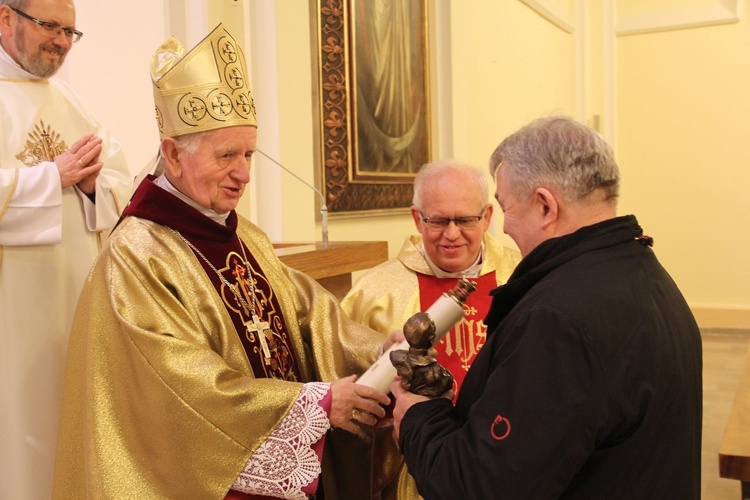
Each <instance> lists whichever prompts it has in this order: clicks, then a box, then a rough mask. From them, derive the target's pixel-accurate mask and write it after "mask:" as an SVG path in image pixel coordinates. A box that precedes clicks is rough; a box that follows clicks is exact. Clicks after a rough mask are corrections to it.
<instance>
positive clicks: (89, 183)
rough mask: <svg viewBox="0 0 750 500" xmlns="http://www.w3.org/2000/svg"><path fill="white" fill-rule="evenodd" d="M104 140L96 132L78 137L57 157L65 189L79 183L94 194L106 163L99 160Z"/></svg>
mask: <svg viewBox="0 0 750 500" xmlns="http://www.w3.org/2000/svg"><path fill="white" fill-rule="evenodd" d="M101 152H102V140H101V138H99V137H95V136H94V134H86V135H84V136H83V137H81V138H80V139H78V140H77V141H76V142H75V143H74V144H73V145H72V146H71V147H70V148H69V149H68V150H67V151H66V152H64V153H63V154H61V155H59V156H57V157H55V164H56V165H57V170H58V171H59V172H60V183H61V184H62V187H63V189H65V188H66V187H69V186H73V185H76V184H77V185H78V188H79V189H80V190H81V191H83V192H84V193H85V194H92V193H93V192H94V186H95V184H96V178H97V177H99V172H101V170H102V167H103V166H104V164H103V163H102V162H100V161H99V155H100V154H101Z"/></svg>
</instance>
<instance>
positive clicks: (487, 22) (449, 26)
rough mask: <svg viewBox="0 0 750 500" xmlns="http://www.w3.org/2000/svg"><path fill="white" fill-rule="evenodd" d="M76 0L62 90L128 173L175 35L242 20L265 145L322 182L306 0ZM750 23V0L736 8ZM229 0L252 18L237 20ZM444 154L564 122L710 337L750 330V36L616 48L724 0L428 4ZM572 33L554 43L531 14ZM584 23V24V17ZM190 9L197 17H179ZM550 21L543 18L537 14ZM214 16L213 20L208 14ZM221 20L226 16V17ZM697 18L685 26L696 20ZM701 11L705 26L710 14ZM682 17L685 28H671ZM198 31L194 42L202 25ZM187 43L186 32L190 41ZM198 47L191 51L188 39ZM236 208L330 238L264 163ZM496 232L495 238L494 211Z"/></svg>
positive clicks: (356, 231)
mask: <svg viewBox="0 0 750 500" xmlns="http://www.w3.org/2000/svg"><path fill="white" fill-rule="evenodd" d="M204 1H205V0H184V1H177V0H165V1H162V2H153V1H147V0H134V1H131V2H97V1H95V0H77V2H76V5H77V8H78V12H79V23H78V25H79V27H80V28H81V30H82V31H84V32H85V34H86V35H85V37H84V39H83V40H82V41H81V42H80V43H79V45H78V46H76V48H75V50H74V51H73V53H72V54H71V57H70V63H69V64H68V68H67V73H66V74H67V78H68V79H69V80H70V82H71V83H72V84H73V86H74V87H75V88H76V89H77V90H79V92H80V93H81V94H82V95H84V97H85V98H86V99H87V100H88V101H89V102H90V103H91V104H92V106H93V107H94V108H95V109H96V110H97V113H98V114H99V116H100V117H101V118H102V121H104V122H105V123H107V124H108V125H109V126H110V127H111V128H112V130H113V131H114V132H115V134H116V135H117V136H118V138H120V140H121V142H122V143H123V145H124V147H125V148H126V155H127V157H128V160H129V161H130V162H131V170H133V171H136V170H138V169H139V168H140V166H141V165H142V164H143V163H144V162H145V161H146V160H147V159H148V158H150V157H151V156H152V155H153V152H154V150H155V145H156V141H157V137H156V132H155V130H154V126H153V105H152V102H151V96H150V93H151V87H150V81H149V78H148V61H149V59H150V56H151V53H152V52H153V50H154V48H155V47H156V46H158V45H159V44H160V43H161V41H162V40H163V39H164V38H165V36H166V35H167V34H168V32H169V33H172V32H180V33H185V32H186V31H185V27H184V26H182V27H179V26H176V25H177V24H179V23H184V24H189V25H190V26H189V27H188V28H189V29H188V30H187V31H188V32H191V30H192V32H193V33H195V31H196V30H197V31H198V32H200V31H201V28H202V27H203V26H205V28H204V29H205V31H206V32H207V31H208V29H209V28H210V27H213V24H214V23H215V21H216V20H217V19H218V18H221V17H222V14H221V10H222V9H221V8H218V7H217V6H216V5H217V3H219V4H223V5H224V6H225V7H224V8H225V9H226V10H225V11H226V12H227V14H226V15H227V16H229V18H230V19H231V21H232V23H233V26H234V25H235V24H236V23H237V20H236V18H235V17H234V16H236V15H237V14H236V13H237V12H238V11H240V12H241V13H242V14H241V15H242V16H245V17H246V20H245V23H244V26H246V28H247V31H248V33H247V34H246V36H245V37H244V38H245V43H246V47H247V48H248V59H249V61H248V62H249V65H250V68H251V72H252V80H253V88H254V90H255V94H256V102H257V105H258V113H259V122H260V128H259V145H260V147H261V148H263V149H264V150H265V151H266V152H268V153H270V154H271V155H272V156H274V157H275V158H277V159H278V160H280V161H281V162H282V163H283V164H284V165H286V166H287V167H288V168H290V169H292V170H294V171H295V173H297V174H298V175H300V176H301V177H303V178H304V179H305V180H306V181H307V182H310V183H313V182H314V177H315V167H314V165H315V161H314V149H315V148H314V145H315V143H314V141H315V140H316V138H315V137H314V133H313V130H314V128H313V106H314V102H315V97H314V93H313V87H312V85H313V74H314V71H313V70H314V66H313V65H314V64H317V62H316V61H313V60H312V58H311V54H312V53H313V48H314V47H313V46H312V42H311V40H312V35H311V33H312V30H311V23H310V4H309V2H308V1H307V0H284V1H283V2H282V1H275V2H274V1H270V0H237V1H235V0H210V4H209V5H210V6H211V8H210V9H209V8H208V7H206V4H204ZM738 1H739V4H741V5H740V6H741V7H742V8H744V10H745V11H747V9H748V7H750V5H748V3H750V0H738ZM237 3H240V4H242V7H241V8H239V9H238V7H237V5H236V4H237ZM430 4H431V9H432V13H433V16H434V18H435V19H434V20H433V21H434V23H435V26H434V28H435V29H436V30H437V31H438V32H439V35H438V36H436V37H435V40H436V42H435V43H436V49H435V50H434V55H435V60H434V61H433V62H434V63H435V69H434V74H433V77H432V80H433V83H434V85H435V88H434V89H433V90H434V92H433V96H439V100H438V102H437V109H436V112H435V120H436V122H437V124H438V126H439V129H438V130H436V132H435V134H436V137H438V138H439V140H438V141H436V142H437V144H436V146H435V147H436V152H437V155H438V156H440V157H454V158H459V159H462V160H466V161H468V162H470V163H473V164H476V165H478V166H481V167H482V168H485V167H486V164H487V160H488V158H489V155H490V154H491V152H492V150H493V149H494V147H495V146H496V145H497V144H498V143H499V142H500V140H502V138H503V137H505V136H506V135H508V134H509V133H511V132H513V131H514V130H516V129H517V128H518V127H520V126H521V125H523V124H524V123H526V122H527V121H529V120H531V119H533V118H535V117H537V116H541V115H545V114H548V113H552V112H562V113H566V114H571V115H573V116H576V117H577V118H579V119H581V120H583V121H586V122H587V123H589V124H592V125H593V124H596V123H598V124H599V129H600V130H601V131H602V132H603V133H604V134H605V135H606V136H607V137H608V138H609V139H610V140H612V141H613V143H614V145H615V149H616V152H617V157H618V161H619V162H620V166H621V169H622V173H623V179H624V180H623V187H622V199H621V204H620V208H621V210H620V212H621V213H623V214H625V213H635V214H636V215H637V216H638V218H639V220H640V221H641V224H642V226H643V228H644V230H645V232H646V233H648V234H651V235H652V236H654V238H655V240H656V246H655V251H656V252H657V255H658V256H659V258H660V259H661V261H662V262H663V263H664V264H665V266H666V267H667V269H668V270H669V271H670V273H671V274H672V276H673V277H674V279H675V281H676V282H677V283H678V284H679V285H680V287H681V288H682V290H683V291H684V293H685V295H686V297H687V299H688V302H689V303H690V304H691V306H693V307H694V309H695V310H696V313H697V315H698V318H699V321H700V322H701V323H702V324H703V325H704V326H744V327H750V287H748V285H747V282H748V280H750V263H748V258H747V257H746V254H747V253H748V252H747V249H748V247H750V229H749V228H748V225H749V224H748V216H747V215H746V214H748V213H750V198H749V197H748V196H745V195H744V194H745V193H744V191H745V189H746V188H745V186H746V185H747V184H748V181H750V179H749V177H750V173H749V172H748V168H747V167H748V164H749V163H750V162H749V161H748V160H750V158H748V156H749V155H750V148H748V147H747V146H746V145H745V144H746V142H747V140H746V137H747V136H748V128H749V127H748V118H747V117H748V116H750V97H748V96H749V95H750V94H748V91H747V89H748V88H750V85H748V84H750V81H749V80H750V64H748V63H750V61H748V58H750V51H748V50H745V49H746V48H747V47H750V44H749V43H748V42H750V22H749V21H747V20H741V21H739V22H735V23H731V24H719V25H715V26H705V27H693V28H689V29H679V30H668V31H656V32H651V33H644V34H636V35H629V36H617V34H616V30H617V26H618V22H619V21H621V20H622V19H624V18H625V17H626V16H629V17H628V18H629V19H630V18H632V17H633V16H636V17H637V16H638V15H644V14H650V10H659V9H661V10H663V11H666V12H667V14H666V16H664V15H662V17H661V18H660V20H658V22H662V21H663V19H667V20H669V18H670V16H669V13H670V12H677V13H678V14H680V15H681V14H684V11H685V9H684V8H683V7H690V8H692V9H693V11H691V12H694V11H695V9H699V10H700V9H702V10H701V12H704V11H705V12H709V11H712V9H713V10H715V8H716V6H718V5H724V4H732V2H731V1H730V0H722V1H721V2H720V1H719V0H648V1H640V2H637V3H632V2H630V3H628V2H626V1H625V0H523V1H519V0H461V1H460V2H457V1H449V0H431V3H430ZM539 6H541V7H544V8H549V9H547V11H546V13H547V14H549V12H552V13H553V14H554V13H557V14H559V15H560V17H561V18H563V19H564V20H566V21H569V24H570V26H571V29H569V30H566V29H562V28H561V27H560V26H559V25H556V24H554V23H553V22H551V21H550V20H549V16H548V17H545V16H543V15H541V14H540V13H538V12H537V11H535V10H534V8H532V7H536V8H537V9H539ZM576 8H577V9H579V10H576ZM181 9H187V10H188V11H189V12H190V15H187V16H186V15H184V13H183V14H180V12H178V11H180V10H181ZM541 10H544V9H541ZM209 11H210V12H209ZM217 11H218V13H217ZM691 15H692V14H691ZM700 15H703V14H700ZM676 17H680V16H679V15H678V16H676ZM196 26H197V28H196ZM185 36H188V35H185ZM188 42H192V43H194V40H192V41H191V40H189V41H188ZM254 170H255V171H254V173H253V179H254V180H253V184H254V185H253V186H252V188H251V189H249V190H248V194H247V195H246V199H245V200H243V206H242V211H243V213H245V214H247V215H249V216H250V217H251V218H252V219H253V220H255V221H257V222H258V224H259V225H261V227H263V229H265V230H266V231H267V232H269V234H271V235H272V237H273V238H274V239H277V240H285V241H304V240H312V239H320V232H319V224H318V227H316V226H315V222H314V215H315V214H314V212H315V211H314V209H313V206H314V195H313V194H312V192H311V191H310V190H309V189H307V188H305V187H304V186H302V185H301V184H300V183H299V181H297V180H296V179H294V178H292V177H291V176H289V175H287V174H285V173H281V172H279V171H278V169H277V168H276V167H273V166H272V165H271V164H270V163H268V162H264V161H263V160H262V159H260V158H258V159H256V160H255V162H254ZM497 213H498V215H497V216H496V217H497V218H498V219H497V221H496V224H495V225H494V226H493V232H494V233H495V234H496V235H497V236H499V237H500V238H501V239H502V240H503V241H504V242H505V243H506V244H509V245H513V243H512V242H511V241H510V240H509V239H507V238H506V237H505V236H504V235H502V234H501V230H500V229H499V228H501V227H502V224H501V220H500V217H501V215H500V214H499V211H498V212H497ZM329 230H330V237H331V239H332V240H387V241H388V242H389V248H390V253H391V255H395V253H396V252H397V251H398V249H399V248H400V246H401V243H402V241H403V239H404V237H405V235H406V234H408V233H410V232H412V231H413V223H412V221H411V219H410V217H409V216H408V215H406V214H402V215H389V216H379V217H357V218H347V219H332V220H331V221H330V228H329Z"/></svg>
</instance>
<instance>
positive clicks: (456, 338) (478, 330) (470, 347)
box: [417, 271, 497, 401]
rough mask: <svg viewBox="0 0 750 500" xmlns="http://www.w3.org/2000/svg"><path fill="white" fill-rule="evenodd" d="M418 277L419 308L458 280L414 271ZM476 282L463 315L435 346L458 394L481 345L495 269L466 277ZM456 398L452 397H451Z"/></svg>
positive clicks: (494, 285)
mask: <svg viewBox="0 0 750 500" xmlns="http://www.w3.org/2000/svg"><path fill="white" fill-rule="evenodd" d="M417 278H418V280H419V305H420V308H421V310H422V311H426V310H427V309H429V307H430V306H431V305H432V304H433V303H434V302H435V301H436V300H437V299H438V298H439V297H440V296H441V295H442V294H443V293H444V292H447V291H448V290H451V289H452V288H454V287H455V286H456V283H458V278H437V277H435V276H428V275H426V274H420V273H417ZM468 279H469V281H473V282H474V283H476V285H477V289H476V291H474V292H473V293H472V294H470V295H469V298H468V300H467V301H466V304H464V317H463V318H462V319H461V320H460V321H459V322H458V323H457V324H456V326H454V327H453V328H452V329H451V331H449V332H448V333H447V334H446V335H445V337H443V338H442V339H441V340H440V342H438V343H437V345H435V350H437V353H438V356H437V360H438V362H439V363H440V364H441V365H443V366H444V367H445V368H447V369H448V370H450V372H451V374H453V379H454V381H453V391H454V392H455V396H456V397H458V392H459V390H460V389H461V384H462V383H463V381H464V378H465V377H466V372H467V371H468V370H469V367H470V366H471V363H472V362H473V361H474V358H476V356H477V354H478V353H479V351H480V350H481V349H482V346H484V342H485V340H486V339H487V326H486V325H485V324H484V318H485V316H486V315H487V313H488V312H489V310H490V305H492V296H490V291H491V290H493V289H495V288H497V281H496V280H495V271H492V272H490V273H488V274H485V275H484V276H480V277H479V278H468ZM454 401H455V398H454Z"/></svg>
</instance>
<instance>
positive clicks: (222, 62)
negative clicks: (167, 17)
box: [151, 24, 258, 139]
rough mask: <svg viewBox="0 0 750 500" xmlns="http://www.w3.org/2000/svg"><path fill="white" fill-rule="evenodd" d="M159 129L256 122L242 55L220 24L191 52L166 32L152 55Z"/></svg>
mask: <svg viewBox="0 0 750 500" xmlns="http://www.w3.org/2000/svg"><path fill="white" fill-rule="evenodd" d="M151 81H152V83H153V87H154V104H155V105H156V123H157V125H158V126H159V135H160V137H161V138H162V139H164V138H165V137H177V136H181V135H185V134H192V133H195V132H205V131H207V130H214V129H218V128H225V127H234V126H237V125H252V126H254V127H257V126H258V122H257V121H256V119H255V102H254V101H253V94H252V93H251V92H250V82H249V81H248V79H247V69H246V67H245V57H244V55H243V53H242V49H240V47H239V46H238V45H237V42H236V41H235V39H234V37H233V36H232V35H230V34H229V32H228V31H227V30H226V29H224V27H223V26H222V25H221V24H219V25H218V26H217V27H216V28H214V30H213V31H212V32H211V33H210V34H209V35H208V36H207V37H206V38H204V39H203V40H202V41H201V42H200V43H199V44H198V45H196V46H195V48H193V50H191V51H190V52H187V51H186V50H185V47H183V46H182V44H181V43H180V42H179V40H177V39H175V38H173V37H170V38H169V39H168V40H167V41H165V42H164V43H163V44H162V45H161V47H159V48H158V49H157V50H156V53H154V56H153V57H152V58H151Z"/></svg>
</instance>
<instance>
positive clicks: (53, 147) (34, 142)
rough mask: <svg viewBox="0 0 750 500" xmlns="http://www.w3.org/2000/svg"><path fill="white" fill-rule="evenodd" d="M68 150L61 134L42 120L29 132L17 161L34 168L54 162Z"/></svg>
mask: <svg viewBox="0 0 750 500" xmlns="http://www.w3.org/2000/svg"><path fill="white" fill-rule="evenodd" d="M67 150H68V146H67V145H66V144H65V141H63V140H61V139H60V134H58V133H57V132H55V131H53V130H52V128H51V127H50V126H49V125H45V124H44V121H42V120H40V121H39V124H38V125H35V126H34V130H32V131H31V132H29V138H28V139H27V140H26V144H25V146H24V149H23V151H21V152H20V153H18V154H17V155H16V159H18V160H20V161H21V163H23V164H24V165H26V166H27V167H33V166H34V165H38V164H39V163H41V162H43V161H54V159H55V157H56V156H59V155H61V154H63V153H64V152H65V151H67Z"/></svg>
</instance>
